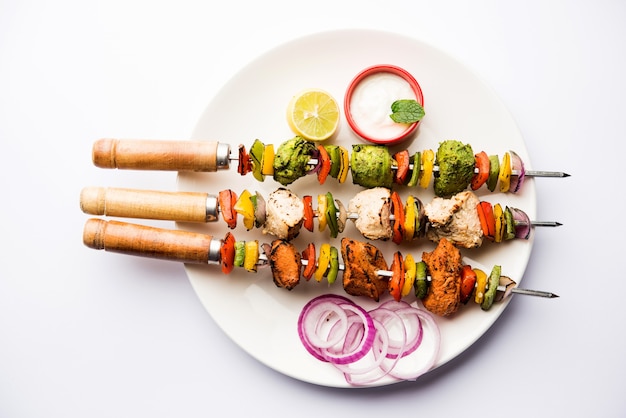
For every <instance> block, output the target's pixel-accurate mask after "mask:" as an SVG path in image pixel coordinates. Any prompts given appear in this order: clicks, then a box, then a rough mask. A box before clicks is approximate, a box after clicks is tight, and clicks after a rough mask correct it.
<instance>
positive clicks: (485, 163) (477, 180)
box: [470, 151, 489, 190]
mask: <svg viewBox="0 0 626 418" xmlns="http://www.w3.org/2000/svg"><path fill="white" fill-rule="evenodd" d="M474 157H475V158H476V164H475V166H476V168H477V169H478V172H477V173H476V174H474V177H472V181H471V183H470V185H471V187H472V190H478V189H480V186H482V185H483V184H485V183H486V182H487V180H488V179H489V156H488V155H487V153H486V152H485V151H481V152H479V153H478V154H476V155H475V156H474Z"/></svg>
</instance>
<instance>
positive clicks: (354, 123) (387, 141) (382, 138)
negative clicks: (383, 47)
mask: <svg viewBox="0 0 626 418" xmlns="http://www.w3.org/2000/svg"><path fill="white" fill-rule="evenodd" d="M380 73H389V74H392V75H394V76H397V77H400V78H401V79H403V80H404V81H406V82H407V83H408V84H409V86H410V88H411V90H412V91H413V93H414V95H415V97H395V98H393V100H391V102H390V103H389V107H388V114H390V113H391V103H393V101H395V100H398V99H410V98H414V99H415V100H417V102H418V103H419V104H421V105H422V106H424V95H423V94H422V88H421V87H420V85H419V83H418V82H417V80H415V78H414V77H413V76H412V75H411V74H410V73H409V72H408V71H406V70H405V69H403V68H400V67H397V66H395V65H389V64H381V65H374V66H372V67H368V68H366V69H364V70H363V71H361V72H360V73H358V74H357V75H356V77H354V79H353V80H352V81H351V82H350V85H349V86H348V89H347V91H346V94H345V97H344V102H343V106H344V112H345V115H346V120H347V121H348V125H349V126H350V128H351V129H352V131H354V133H355V134H357V135H358V136H360V137H361V138H363V139H364V140H366V141H369V142H373V143H375V144H383V145H393V144H397V143H399V142H402V141H404V140H406V139H408V138H409V137H410V136H411V135H412V134H413V133H414V132H415V130H416V129H417V127H418V125H419V124H420V122H421V121H417V122H414V123H412V124H410V125H408V126H407V127H406V129H404V130H400V131H399V130H398V125H397V124H396V125H395V126H394V127H393V129H390V130H391V131H392V132H389V133H388V135H384V134H381V133H377V132H368V131H367V129H366V128H365V127H364V126H362V124H359V121H358V120H357V118H355V115H354V112H353V109H352V107H353V104H352V99H353V96H354V93H355V91H356V89H357V87H359V85H360V84H361V83H362V82H363V81H364V80H365V79H366V78H367V77H369V76H372V75H374V74H380ZM389 121H391V124H395V122H393V121H392V120H391V118H389ZM389 121H386V122H389Z"/></svg>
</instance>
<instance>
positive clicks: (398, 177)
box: [393, 150, 411, 184]
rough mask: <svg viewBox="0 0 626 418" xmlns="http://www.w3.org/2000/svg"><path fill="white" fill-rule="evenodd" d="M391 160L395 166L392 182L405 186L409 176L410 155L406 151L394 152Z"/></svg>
mask: <svg viewBox="0 0 626 418" xmlns="http://www.w3.org/2000/svg"><path fill="white" fill-rule="evenodd" d="M393 159H394V161H395V162H396V164H397V168H396V172H395V174H394V176H393V182H394V183H396V184H405V183H406V178H407V176H408V174H409V164H410V159H411V157H410V155H409V151H408V150H403V151H399V152H396V153H395V154H394V155H393Z"/></svg>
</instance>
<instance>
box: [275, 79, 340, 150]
mask: <svg viewBox="0 0 626 418" xmlns="http://www.w3.org/2000/svg"><path fill="white" fill-rule="evenodd" d="M287 122H288V123H289V127H290V128H291V130H292V131H293V132H294V133H295V134H296V135H300V136H301V137H303V138H305V139H308V140H311V141H324V140H325V139H328V138H330V137H331V136H332V135H333V134H334V133H335V131H336V130H337V127H338V126H339V105H338V104H337V101H336V100H335V99H334V98H333V97H332V96H331V95H330V94H329V93H327V92H326V91H324V90H320V89H307V90H304V91H302V92H300V93H298V94H297V95H295V96H294V97H293V98H292V99H291V101H290V102H289V106H288V107H287Z"/></svg>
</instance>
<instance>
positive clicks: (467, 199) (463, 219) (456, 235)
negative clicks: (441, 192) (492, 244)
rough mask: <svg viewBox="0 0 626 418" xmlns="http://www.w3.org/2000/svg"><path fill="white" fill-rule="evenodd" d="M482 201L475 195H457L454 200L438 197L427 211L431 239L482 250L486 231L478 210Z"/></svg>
mask: <svg viewBox="0 0 626 418" xmlns="http://www.w3.org/2000/svg"><path fill="white" fill-rule="evenodd" d="M479 203H480V200H479V199H478V197H476V195H475V194H474V193H472V192H471V191H464V192H461V193H457V194H455V195H454V196H452V197H451V198H450V199H444V198H441V197H435V198H434V199H433V200H432V201H431V202H430V203H428V204H427V205H426V207H425V208H424V212H425V214H426V216H427V217H428V220H429V222H430V224H431V228H429V229H428V232H427V236H428V239H430V240H432V241H434V242H439V240H441V239H442V238H446V239H448V240H449V241H451V242H452V243H453V244H454V245H458V246H461V247H464V248H475V247H480V245H481V244H482V242H483V230H482V228H481V226H480V219H479V218H478V211H477V209H476V206H477V205H478V204H479Z"/></svg>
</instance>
